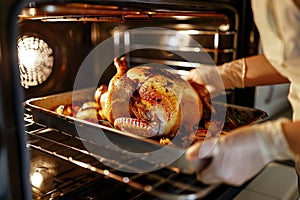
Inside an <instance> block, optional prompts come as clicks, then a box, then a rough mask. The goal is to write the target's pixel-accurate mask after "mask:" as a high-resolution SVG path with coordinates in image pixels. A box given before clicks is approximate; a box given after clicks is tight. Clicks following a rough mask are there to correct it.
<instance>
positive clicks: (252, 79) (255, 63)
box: [244, 55, 289, 87]
mask: <svg viewBox="0 0 300 200" xmlns="http://www.w3.org/2000/svg"><path fill="white" fill-rule="evenodd" d="M245 64H246V74H245V79H244V84H245V87H252V86H259V85H272V84H280V83H288V82H289V80H288V79H286V78H285V77H283V76H282V75H280V74H279V73H278V72H277V71H276V69H275V68H274V67H273V66H272V65H271V63H270V62H269V61H268V60H267V59H266V57H265V56H264V55H257V56H251V57H247V58H245Z"/></svg>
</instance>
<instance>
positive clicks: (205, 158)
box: [186, 119, 295, 186]
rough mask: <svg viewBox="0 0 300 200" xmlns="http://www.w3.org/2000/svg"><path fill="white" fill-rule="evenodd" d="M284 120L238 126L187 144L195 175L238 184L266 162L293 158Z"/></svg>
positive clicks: (216, 182) (209, 182) (208, 181)
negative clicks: (193, 163) (227, 133)
mask: <svg viewBox="0 0 300 200" xmlns="http://www.w3.org/2000/svg"><path fill="white" fill-rule="evenodd" d="M286 121H288V119H280V120H277V121H269V122H265V123H262V124H259V125H253V126H247V127H242V128H238V129H236V130H234V131H232V132H231V133H229V135H227V136H221V137H219V138H213V139H207V140H204V141H203V142H199V143H196V144H194V145H193V146H191V147H190V148H189V149H188V150H187V152H186V158H187V159H188V160H190V161H193V162H195V165H197V178H198V179H199V180H200V181H202V182H203V183H206V184H219V183H226V184H229V185H235V186H239V185H241V184H243V183H244V182H245V181H247V180H249V179H250V178H252V177H253V176H255V175H256V174H258V173H259V172H260V171H261V170H262V169H263V168H264V167H265V166H266V165H267V164H268V163H269V162H271V161H274V160H287V159H294V157H295V155H294V153H293V152H291V150H290V149H289V146H288V144H287V142H286V139H285V136H284V134H283V132H282V128H281V124H282V123H284V122H286Z"/></svg>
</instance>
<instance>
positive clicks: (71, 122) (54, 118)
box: [24, 88, 267, 174]
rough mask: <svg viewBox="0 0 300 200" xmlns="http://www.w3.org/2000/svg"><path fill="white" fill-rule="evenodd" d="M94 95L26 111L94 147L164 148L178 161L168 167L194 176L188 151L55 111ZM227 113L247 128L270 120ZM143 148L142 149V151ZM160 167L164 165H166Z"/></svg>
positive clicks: (58, 97)
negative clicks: (92, 144)
mask: <svg viewBox="0 0 300 200" xmlns="http://www.w3.org/2000/svg"><path fill="white" fill-rule="evenodd" d="M94 91H95V89H94V88H88V89H82V90H78V91H75V92H64V93H59V94H55V95H50V96H45V97H38V98H32V99H29V100H27V101H25V103H24V104H25V108H27V109H30V111H31V112H32V116H33V120H34V121H35V122H36V123H38V124H41V125H44V126H47V127H50V128H53V129H56V130H59V131H62V132H66V133H69V134H72V135H74V136H75V137H80V138H82V139H85V140H89V141H91V142H93V143H98V144H99V145H106V144H103V143H104V142H103V141H107V140H105V139H107V138H108V139H109V141H112V142H113V144H116V145H117V146H118V147H120V148H122V149H125V150H128V151H134V152H144V151H145V152H146V151H147V152H148V151H150V152H151V151H155V150H157V149H159V148H162V146H163V147H164V148H165V150H164V151H163V153H162V155H161V156H162V157H164V156H165V157H170V155H172V156H174V157H176V158H177V157H178V159H177V160H176V161H175V162H174V163H171V164H170V163H166V165H168V166H169V167H174V168H176V169H177V170H179V171H180V172H183V173H188V174H192V173H194V168H193V164H192V163H190V162H188V161H187V160H186V159H185V158H184V152H185V149H184V148H180V147H177V146H174V145H161V144H159V142H158V141H157V140H153V139H149V138H141V137H137V136H135V135H133V134H131V133H127V132H123V131H119V130H116V129H114V128H110V127H107V126H103V125H100V124H95V123H91V122H88V121H85V120H80V119H77V118H75V117H70V116H64V115H61V114H58V113H56V112H54V111H53V110H54V109H55V108H56V107H58V106H59V105H67V104H72V102H76V101H89V100H92V98H93V94H94ZM226 109H227V115H230V117H232V118H234V117H236V116H242V118H243V119H244V120H245V121H246V124H253V123H257V122H260V121H262V120H264V119H266V118H267V114H266V113H265V112H264V111H261V110H258V109H255V108H248V107H243V106H236V105H226ZM140 147H142V149H141V148H140ZM100 153H101V152H100ZM172 156H171V157H172ZM146 159H147V160H148V161H149V160H150V161H151V159H153V162H156V161H157V158H152V157H151V156H150V157H149V158H146ZM162 160H163V159H162ZM159 164H160V165H164V164H165V163H159Z"/></svg>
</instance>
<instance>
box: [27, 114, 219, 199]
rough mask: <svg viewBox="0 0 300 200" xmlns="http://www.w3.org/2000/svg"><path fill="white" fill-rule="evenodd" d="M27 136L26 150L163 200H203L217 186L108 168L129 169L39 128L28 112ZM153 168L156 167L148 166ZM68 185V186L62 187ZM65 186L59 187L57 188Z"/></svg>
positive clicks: (170, 173) (170, 172) (188, 177)
mask: <svg viewBox="0 0 300 200" xmlns="http://www.w3.org/2000/svg"><path fill="white" fill-rule="evenodd" d="M24 121H25V133H26V134H27V137H28V142H27V148H28V149H33V150H36V151H39V152H42V153H44V154H47V155H51V156H52V157H55V158H58V159H60V160H64V161H66V162H68V163H71V164H73V165H76V166H78V167H80V168H83V169H86V170H87V171H89V173H90V172H92V173H94V174H97V175H98V176H99V175H101V176H102V177H104V178H106V179H112V180H115V181H117V182H118V183H121V184H123V185H125V186H129V187H131V188H133V189H135V190H138V191H140V192H143V193H149V194H151V195H154V196H156V197H159V198H160V199H201V198H203V197H205V196H207V195H208V194H209V193H211V192H212V191H213V190H214V189H216V188H217V186H208V185H205V184H203V183H201V182H199V181H197V179H196V176H195V174H184V173H179V172H178V171H176V170H174V169H172V168H167V167H165V168H162V169H159V170H156V171H153V172H148V173H126V172H124V171H119V170H116V169H115V168H114V169H113V168H111V167H108V165H106V164H107V162H110V165H109V166H111V164H112V163H113V164H114V165H119V166H118V169H122V168H123V169H130V168H131V167H132V165H131V166H126V164H123V163H122V162H120V161H117V160H112V159H110V158H107V157H105V156H104V155H100V154H99V155H95V154H93V153H91V152H89V151H88V150H86V149H85V146H84V144H85V143H89V145H94V148H98V149H99V150H101V151H97V152H102V151H103V152H110V153H112V154H113V153H115V152H113V150H112V149H109V148H108V147H105V146H101V145H98V144H91V142H89V141H86V140H84V139H82V138H79V137H77V136H74V135H70V134H68V133H65V132H62V131H59V130H55V129H52V128H48V127H46V126H43V125H40V124H36V123H35V122H34V121H33V119H32V115H31V114H30V113H28V112H27V113H26V112H25V117H24ZM124 159H127V160H131V163H134V162H137V163H138V162H145V163H147V160H139V159H138V158H136V157H130V156H128V155H125V154H124ZM147 164H149V165H153V164H154V163H147ZM61 184H65V183H63V182H62V183H61ZM60 187H62V186H60V185H58V186H57V188H60Z"/></svg>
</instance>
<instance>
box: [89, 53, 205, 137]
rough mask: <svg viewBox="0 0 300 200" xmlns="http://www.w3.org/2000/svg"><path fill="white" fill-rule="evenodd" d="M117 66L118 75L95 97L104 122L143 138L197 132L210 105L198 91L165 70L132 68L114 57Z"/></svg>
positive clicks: (149, 67)
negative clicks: (205, 109)
mask: <svg viewBox="0 0 300 200" xmlns="http://www.w3.org/2000/svg"><path fill="white" fill-rule="evenodd" d="M114 65H115V67H116V68H117V72H116V74H115V75H114V76H113V77H112V79H111V80H110V82H109V84H108V85H101V86H100V87H99V88H97V90H96V92H95V95H94V99H95V101H96V102H97V103H98V104H99V106H100V108H99V115H100V117H101V118H102V119H105V120H108V121H109V122H110V123H111V124H113V125H114V127H115V128H116V129H119V130H122V131H126V132H130V133H133V134H135V135H138V136H143V137H152V136H174V135H175V134H177V133H178V132H183V131H185V132H189V133H190V132H193V131H195V130H197V128H198V126H199V122H200V120H201V118H202V116H203V109H204V106H205V105H207V101H206V100H205V98H204V99H203V98H201V96H203V95H201V94H199V93H198V91H199V88H198V89H197V90H196V89H195V87H193V86H191V85H190V84H189V83H188V82H186V81H185V80H183V79H182V78H181V77H180V76H179V75H177V74H173V73H170V72H169V71H168V70H166V69H163V68H162V67H155V66H152V65H151V66H150V65H141V66H137V67H133V68H129V67H128V66H127V62H126V59H125V57H121V58H115V60H114ZM204 96H205V95H204Z"/></svg>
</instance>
